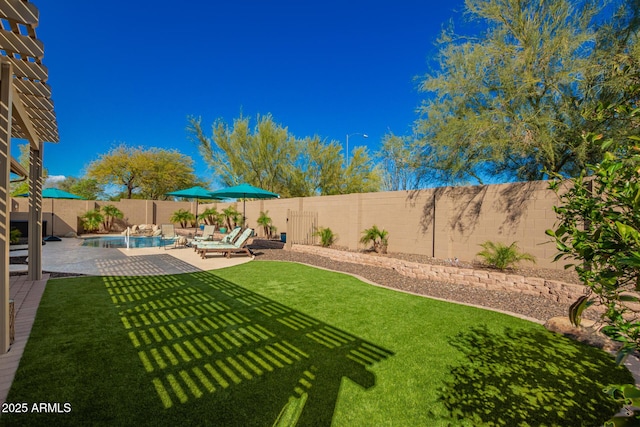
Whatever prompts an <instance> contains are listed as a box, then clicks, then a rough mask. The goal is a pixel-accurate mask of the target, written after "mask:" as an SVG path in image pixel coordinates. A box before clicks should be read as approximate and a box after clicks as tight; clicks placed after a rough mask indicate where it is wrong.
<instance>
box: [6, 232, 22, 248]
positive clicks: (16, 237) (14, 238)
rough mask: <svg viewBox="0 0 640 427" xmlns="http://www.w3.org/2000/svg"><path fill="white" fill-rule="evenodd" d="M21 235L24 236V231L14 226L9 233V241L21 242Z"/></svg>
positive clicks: (12, 242)
mask: <svg viewBox="0 0 640 427" xmlns="http://www.w3.org/2000/svg"><path fill="white" fill-rule="evenodd" d="M20 237H22V233H21V232H20V230H18V229H17V228H12V229H11V231H10V234H9V243H10V244H12V245H15V244H16V243H20Z"/></svg>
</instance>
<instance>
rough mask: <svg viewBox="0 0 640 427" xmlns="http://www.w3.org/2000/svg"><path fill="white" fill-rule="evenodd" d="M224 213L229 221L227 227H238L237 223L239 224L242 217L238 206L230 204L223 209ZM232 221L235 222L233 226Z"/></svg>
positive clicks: (231, 228)
mask: <svg viewBox="0 0 640 427" xmlns="http://www.w3.org/2000/svg"><path fill="white" fill-rule="evenodd" d="M222 215H223V216H224V218H225V220H226V221H227V228H228V229H229V230H233V229H234V228H235V227H236V225H238V220H239V219H240V212H238V211H237V210H236V208H234V207H233V206H229V207H228V208H227V209H224V210H223V211H222ZM231 223H233V226H231Z"/></svg>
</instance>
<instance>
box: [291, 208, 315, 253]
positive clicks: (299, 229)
mask: <svg viewBox="0 0 640 427" xmlns="http://www.w3.org/2000/svg"><path fill="white" fill-rule="evenodd" d="M317 229H318V212H304V211H292V210H290V209H289V210H287V244H289V245H291V244H294V243H295V244H299V245H313V244H315V243H316V236H315V235H314V233H315V232H316V230H317Z"/></svg>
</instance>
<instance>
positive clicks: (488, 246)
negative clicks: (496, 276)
mask: <svg viewBox="0 0 640 427" xmlns="http://www.w3.org/2000/svg"><path fill="white" fill-rule="evenodd" d="M480 246H482V248H483V250H482V251H480V252H478V256H480V257H482V258H484V262H485V263H486V264H488V265H489V266H490V267H493V268H497V269H499V270H505V269H507V268H510V267H511V266H513V265H514V264H517V263H518V262H520V261H531V262H533V263H535V262H536V259H535V257H534V256H533V255H531V254H528V253H525V252H520V249H519V248H518V245H517V242H513V243H511V244H510V245H509V246H507V245H505V244H504V243H500V242H498V243H494V242H491V241H487V242H484V243H483V244H481V245H480Z"/></svg>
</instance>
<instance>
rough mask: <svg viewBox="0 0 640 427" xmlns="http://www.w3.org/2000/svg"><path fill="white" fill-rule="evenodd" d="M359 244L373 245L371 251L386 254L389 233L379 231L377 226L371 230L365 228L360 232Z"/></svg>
mask: <svg viewBox="0 0 640 427" xmlns="http://www.w3.org/2000/svg"><path fill="white" fill-rule="evenodd" d="M360 243H364V244H365V245H366V244H369V243H372V244H373V250H374V251H375V252H381V253H383V254H386V253H387V245H388V244H389V232H388V231H387V230H380V229H379V228H378V226H377V225H374V226H373V227H371V228H367V229H366V230H364V231H363V232H362V237H361V238H360Z"/></svg>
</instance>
